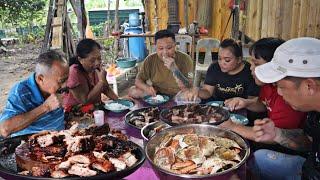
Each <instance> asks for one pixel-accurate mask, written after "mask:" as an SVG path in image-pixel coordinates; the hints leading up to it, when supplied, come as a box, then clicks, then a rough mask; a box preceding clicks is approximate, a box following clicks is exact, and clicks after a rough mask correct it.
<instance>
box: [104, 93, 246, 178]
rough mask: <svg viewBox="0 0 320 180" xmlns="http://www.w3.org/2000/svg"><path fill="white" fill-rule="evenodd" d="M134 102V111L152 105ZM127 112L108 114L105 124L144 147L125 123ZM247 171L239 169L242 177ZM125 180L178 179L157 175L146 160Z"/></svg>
mask: <svg viewBox="0 0 320 180" xmlns="http://www.w3.org/2000/svg"><path fill="white" fill-rule="evenodd" d="M134 102H135V106H134V107H133V108H132V110H134V109H139V108H142V107H147V106H150V105H148V104H146V103H145V102H143V101H142V100H136V99H135V100H134ZM175 105H176V103H175V102H173V101H172V100H171V101H169V102H167V103H165V104H163V105H161V106H160V109H163V108H166V107H172V106H175ZM127 112H128V111H126V112H123V113H114V112H107V113H106V116H105V123H108V124H109V126H110V128H112V129H118V130H121V132H123V133H125V134H126V135H128V136H129V139H130V140H131V141H133V142H134V143H136V144H138V145H140V146H141V147H143V138H142V136H141V134H140V131H139V130H137V129H135V128H133V127H131V126H129V125H127V124H126V123H125V121H124V116H125V114H126V113H127ZM245 169H246V165H245V164H244V165H243V166H241V167H240V168H239V170H237V173H238V174H239V175H240V176H241V177H245ZM125 179H126V180H142V179H143V180H159V179H166V180H169V179H177V178H173V177H165V176H164V175H163V174H157V172H155V171H154V170H153V169H152V166H151V164H150V163H149V162H148V160H147V158H146V160H145V162H144V164H143V165H142V166H141V167H140V168H139V169H138V170H137V171H135V172H134V173H132V174H131V175H129V176H127V177H125ZM178 179H179V178H178ZM210 179H212V178H210ZM219 179H230V176H229V175H227V176H224V177H221V178H219ZM241 179H245V178H241Z"/></svg>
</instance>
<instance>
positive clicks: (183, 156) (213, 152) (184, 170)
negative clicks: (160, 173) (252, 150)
mask: <svg viewBox="0 0 320 180" xmlns="http://www.w3.org/2000/svg"><path fill="white" fill-rule="evenodd" d="M241 151H244V150H243V149H242V148H241V147H240V146H239V145H238V144H237V143H236V142H235V141H233V140H231V139H228V138H223V137H218V136H212V137H208V136H199V135H197V134H193V133H191V134H179V135H168V136H165V137H164V138H163V140H162V141H161V143H160V144H159V146H157V147H156V150H155V154H154V160H153V161H154V163H155V164H156V165H158V166H159V167H160V168H163V169H166V170H168V171H171V172H173V173H176V174H191V175H192V174H195V175H208V174H215V173H218V172H222V171H225V170H227V169H230V168H232V167H234V166H236V165H237V164H238V163H239V162H240V161H241V159H242V158H241V156H240V154H243V153H240V152H241Z"/></svg>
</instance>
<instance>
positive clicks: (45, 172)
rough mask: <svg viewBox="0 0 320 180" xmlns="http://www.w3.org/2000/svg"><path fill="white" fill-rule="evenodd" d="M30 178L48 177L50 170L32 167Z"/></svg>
mask: <svg viewBox="0 0 320 180" xmlns="http://www.w3.org/2000/svg"><path fill="white" fill-rule="evenodd" d="M31 174H32V176H44V177H49V176H50V170H49V169H47V168H43V167H32V169H31Z"/></svg>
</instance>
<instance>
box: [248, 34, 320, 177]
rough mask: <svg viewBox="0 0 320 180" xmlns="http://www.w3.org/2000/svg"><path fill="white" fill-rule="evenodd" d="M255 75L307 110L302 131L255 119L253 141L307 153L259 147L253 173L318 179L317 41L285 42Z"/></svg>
mask: <svg viewBox="0 0 320 180" xmlns="http://www.w3.org/2000/svg"><path fill="white" fill-rule="evenodd" d="M255 74H256V76H257V78H258V79H259V80H260V81H262V82H264V83H276V84H277V89H278V93H279V94H280V95H281V96H283V99H284V100H285V101H286V102H287V103H288V104H289V105H291V106H292V108H294V109H295V110H299V111H304V112H310V113H309V114H308V118H307V121H306V125H305V128H304V130H299V129H290V130H289V129H280V128H276V127H275V126H274V123H273V121H271V120H270V119H267V118H266V119H262V120H256V121H255V125H254V127H253V129H254V131H255V135H256V138H255V140H256V141H258V142H273V143H278V144H280V145H282V146H285V147H287V148H290V149H293V150H297V151H302V152H308V153H309V155H308V157H307V158H306V159H305V158H303V157H301V156H293V155H289V154H283V153H279V152H275V151H270V150H258V151H256V152H255V153H254V157H255V161H254V162H255V167H256V168H257V171H256V172H258V173H259V176H261V177H260V178H261V179H300V178H301V177H302V179H320V40H318V39H314V38H297V39H292V40H289V41H287V42H286V43H284V44H282V45H281V46H279V47H278V48H277V50H276V51H275V53H274V57H273V59H272V61H271V62H269V63H266V64H264V65H261V66H259V67H257V68H256V69H255ZM301 173H302V176H301Z"/></svg>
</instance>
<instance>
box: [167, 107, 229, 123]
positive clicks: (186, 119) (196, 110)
mask: <svg viewBox="0 0 320 180" xmlns="http://www.w3.org/2000/svg"><path fill="white" fill-rule="evenodd" d="M218 108H219V107H214V106H210V105H199V104H188V105H181V106H176V107H173V108H171V109H170V110H168V112H167V113H166V114H165V115H164V118H165V119H166V120H168V121H170V122H172V123H174V124H189V123H216V122H220V121H222V120H223V115H222V114H220V113H219V112H218V111H217V110H218Z"/></svg>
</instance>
